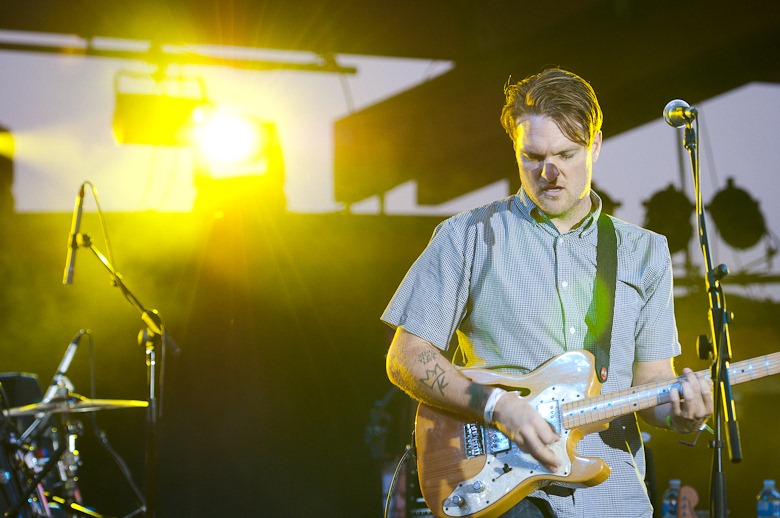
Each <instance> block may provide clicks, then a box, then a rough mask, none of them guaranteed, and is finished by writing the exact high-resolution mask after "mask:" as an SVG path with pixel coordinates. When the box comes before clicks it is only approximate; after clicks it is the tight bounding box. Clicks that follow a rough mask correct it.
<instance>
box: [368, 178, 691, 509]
mask: <svg viewBox="0 0 780 518" xmlns="http://www.w3.org/2000/svg"><path fill="white" fill-rule="evenodd" d="M592 196H593V199H594V201H595V204H594V206H595V207H596V210H595V211H594V212H593V213H592V214H591V215H590V216H589V217H588V218H587V219H586V220H585V221H584V222H583V223H582V224H581V225H580V226H578V227H577V228H576V229H573V230H571V231H569V232H566V233H563V234H561V233H560V232H559V231H558V229H557V228H556V227H555V225H554V224H553V223H552V222H551V221H550V220H549V219H548V218H547V217H546V216H545V215H544V214H543V213H542V212H541V211H539V209H538V208H537V207H536V206H535V205H534V204H533V202H531V200H530V199H529V198H528V196H527V195H526V194H525V192H524V191H523V190H522V189H521V190H520V192H519V193H518V194H517V195H515V196H510V197H508V198H506V199H503V200H499V201H496V202H494V203H491V204H489V205H486V206H483V207H479V208H477V209H473V210H470V211H466V212H463V213H460V214H458V215H455V216H453V217H451V218H449V219H447V220H446V221H444V222H443V223H441V224H440V225H439V226H438V227H437V228H436V231H435V232H434V234H433V237H432V238H431V241H430V243H429V244H428V246H427V247H426V249H425V251H424V252H423V253H422V254H421V255H420V257H419V258H418V259H417V261H415V263H414V265H413V266H412V267H411V269H410V270H409V272H408V273H407V275H406V277H405V278H404V280H403V282H402V283H401V285H400V286H399V288H398V290H397V291H396V293H395V295H394V296H393V299H392V300H391V302H390V304H389V305H388V307H387V309H386V310H385V312H384V313H383V315H382V320H383V321H385V322H386V323H388V324H390V325H392V326H403V327H404V329H406V330H407V331H409V332H410V333H413V334H415V335H417V336H419V337H421V338H423V339H425V340H427V341H429V342H431V343H432V344H433V345H435V346H436V347H438V348H440V349H442V350H445V349H446V348H447V347H448V346H449V345H450V343H452V342H453V338H454V336H455V335H457V341H458V347H459V348H460V353H461V356H462V358H463V360H464V363H465V365H467V366H476V367H484V368H494V369H500V370H502V371H505V372H513V373H526V372H529V371H532V370H534V369H536V368H537V367H539V366H540V365H541V364H542V363H544V362H545V361H547V360H549V359H550V358H553V357H555V356H557V355H559V354H561V353H563V352H565V351H570V350H576V349H583V348H586V347H590V346H591V345H593V343H594V342H595V340H596V337H597V335H598V331H597V330H595V329H594V322H596V320H595V319H594V313H595V310H594V306H595V304H594V300H593V299H594V297H593V292H594V282H595V277H596V244H597V238H598V226H597V225H596V220H597V218H598V216H599V213H600V207H601V200H600V199H599V198H598V196H597V195H596V194H595V193H594V194H592ZM613 222H614V225H615V231H616V233H617V241H618V268H617V288H616V293H615V315H614V321H613V329H612V346H611V353H610V369H609V378H608V380H607V381H606V383H605V384H604V386H603V387H602V393H611V392H615V391H619V390H622V389H626V388H628V387H630V386H631V383H632V373H633V370H632V368H633V363H634V362H636V361H655V360H661V359H665V358H671V357H673V356H676V355H678V354H679V353H680V345H679V343H678V341H677V330H676V326H675V320H674V307H673V294H672V269H671V258H670V256H669V250H668V247H667V244H666V239H665V238H664V237H663V236H660V235H658V234H655V233H653V232H650V231H648V230H644V229H641V228H639V227H637V226H635V225H631V224H629V223H626V222H624V221H621V220H618V219H615V218H613ZM562 381H563V380H562ZM578 452H579V453H580V454H582V455H588V456H597V457H600V458H602V459H604V460H605V461H606V462H607V463H608V464H609V465H610V467H611V469H612V473H611V475H610V477H609V478H608V479H607V481H605V482H604V483H602V484H599V485H597V486H594V487H592V488H587V489H577V490H571V489H567V488H563V487H558V486H549V487H548V488H546V489H545V490H544V491H537V492H535V493H534V494H533V496H539V497H541V498H545V499H547V500H549V501H550V503H551V505H552V507H553V509H554V510H555V512H556V514H557V516H559V517H583V518H585V517H592V516H599V515H605V516H621V517H631V516H642V517H644V516H651V515H652V508H651V506H650V502H649V500H648V497H647V493H646V491H645V486H644V483H643V478H644V469H645V465H644V450H643V445H642V441H641V437H640V434H639V429H638V426H637V422H636V418H635V416H634V415H633V414H629V415H628V416H623V417H620V418H617V419H615V420H613V421H612V423H611V425H610V428H609V430H607V431H604V432H601V433H594V434H590V435H587V436H585V437H584V438H583V439H582V440H581V441H580V442H579V445H578Z"/></svg>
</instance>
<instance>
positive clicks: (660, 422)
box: [634, 359, 713, 433]
mask: <svg viewBox="0 0 780 518" xmlns="http://www.w3.org/2000/svg"><path fill="white" fill-rule="evenodd" d="M683 376H685V379H684V380H683V381H682V383H681V384H680V385H681V388H682V394H680V392H678V391H677V390H676V389H672V391H671V392H670V394H669V396H670V398H671V402H670V403H665V404H663V405H659V406H657V407H654V408H648V409H646V410H642V411H640V412H639V414H640V415H641V416H642V419H644V421H645V422H647V423H648V424H651V425H653V426H657V427H659V428H667V424H668V425H669V427H670V428H672V429H673V430H675V431H677V432H680V433H689V432H695V431H697V430H699V428H701V426H702V424H704V421H706V420H707V419H708V418H709V417H710V415H712V408H713V407H712V385H711V383H710V382H709V381H708V380H706V379H699V378H698V377H697V376H696V374H695V373H694V372H693V371H692V370H691V369H688V368H685V369H683ZM675 377H677V374H675V372H674V367H673V365H672V359H666V360H658V361H652V362H636V363H634V385H644V384H645V383H652V382H654V381H663V380H669V379H673V378H675ZM667 416H669V417H670V420H669V421H668V422H667V420H666V418H667Z"/></svg>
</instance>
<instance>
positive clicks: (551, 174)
mask: <svg viewBox="0 0 780 518" xmlns="http://www.w3.org/2000/svg"><path fill="white" fill-rule="evenodd" d="M559 174H560V172H559V171H558V167H557V166H556V165H555V164H554V163H552V162H551V161H550V160H545V162H544V167H543V168H542V178H544V179H545V180H547V181H548V182H550V183H552V182H554V181H555V179H556V178H558V175H559Z"/></svg>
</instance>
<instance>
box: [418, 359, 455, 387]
mask: <svg viewBox="0 0 780 518" xmlns="http://www.w3.org/2000/svg"><path fill="white" fill-rule="evenodd" d="M436 358H437V355H436V353H434V352H433V351H424V352H422V353H420V355H419V356H417V361H418V362H420V363H422V364H424V365H427V364H429V363H431V362H435V361H436ZM420 382H422V383H423V384H424V385H425V386H426V387H428V388H430V389H436V388H438V389H439V393H441V394H444V387H446V386H447V385H449V383H447V382H446V381H445V376H444V369H442V367H441V365H439V364H438V363H435V364H434V366H433V368H429V367H426V368H425V377H424V378H420Z"/></svg>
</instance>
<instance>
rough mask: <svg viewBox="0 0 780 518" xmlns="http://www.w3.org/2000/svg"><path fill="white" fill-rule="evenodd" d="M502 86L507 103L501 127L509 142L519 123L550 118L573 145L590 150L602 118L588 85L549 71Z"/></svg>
mask: <svg viewBox="0 0 780 518" xmlns="http://www.w3.org/2000/svg"><path fill="white" fill-rule="evenodd" d="M510 82H511V78H510V79H509V81H507V84H506V85H505V86H504V94H505V95H506V103H505V104H504V109H503V110H502V112H501V125H502V126H503V127H504V129H505V130H506V132H507V133H508V134H509V137H510V138H511V139H512V141H514V140H515V130H516V129H517V123H518V121H519V119H521V118H523V117H525V116H527V115H544V116H546V117H550V118H551V119H552V120H554V121H555V123H556V124H557V125H558V127H559V128H560V129H561V131H562V132H563V134H564V135H566V137H568V138H569V140H571V141H572V142H576V143H578V144H582V145H583V146H585V147H589V146H590V145H591V144H592V143H593V138H594V137H595V136H596V134H597V133H598V132H599V131H600V130H601V123H602V121H603V115H602V114H601V107H600V106H599V101H598V99H597V98H596V92H594V91H593V88H592V87H591V86H590V84H589V83H588V82H587V81H585V80H584V79H582V78H581V77H580V76H578V75H577V74H574V73H572V72H568V71H566V70H563V69H560V68H548V69H547V70H544V71H543V72H540V73H539V74H536V75H533V76H530V77H528V78H526V79H524V80H522V81H520V82H518V83H516V84H510Z"/></svg>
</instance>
